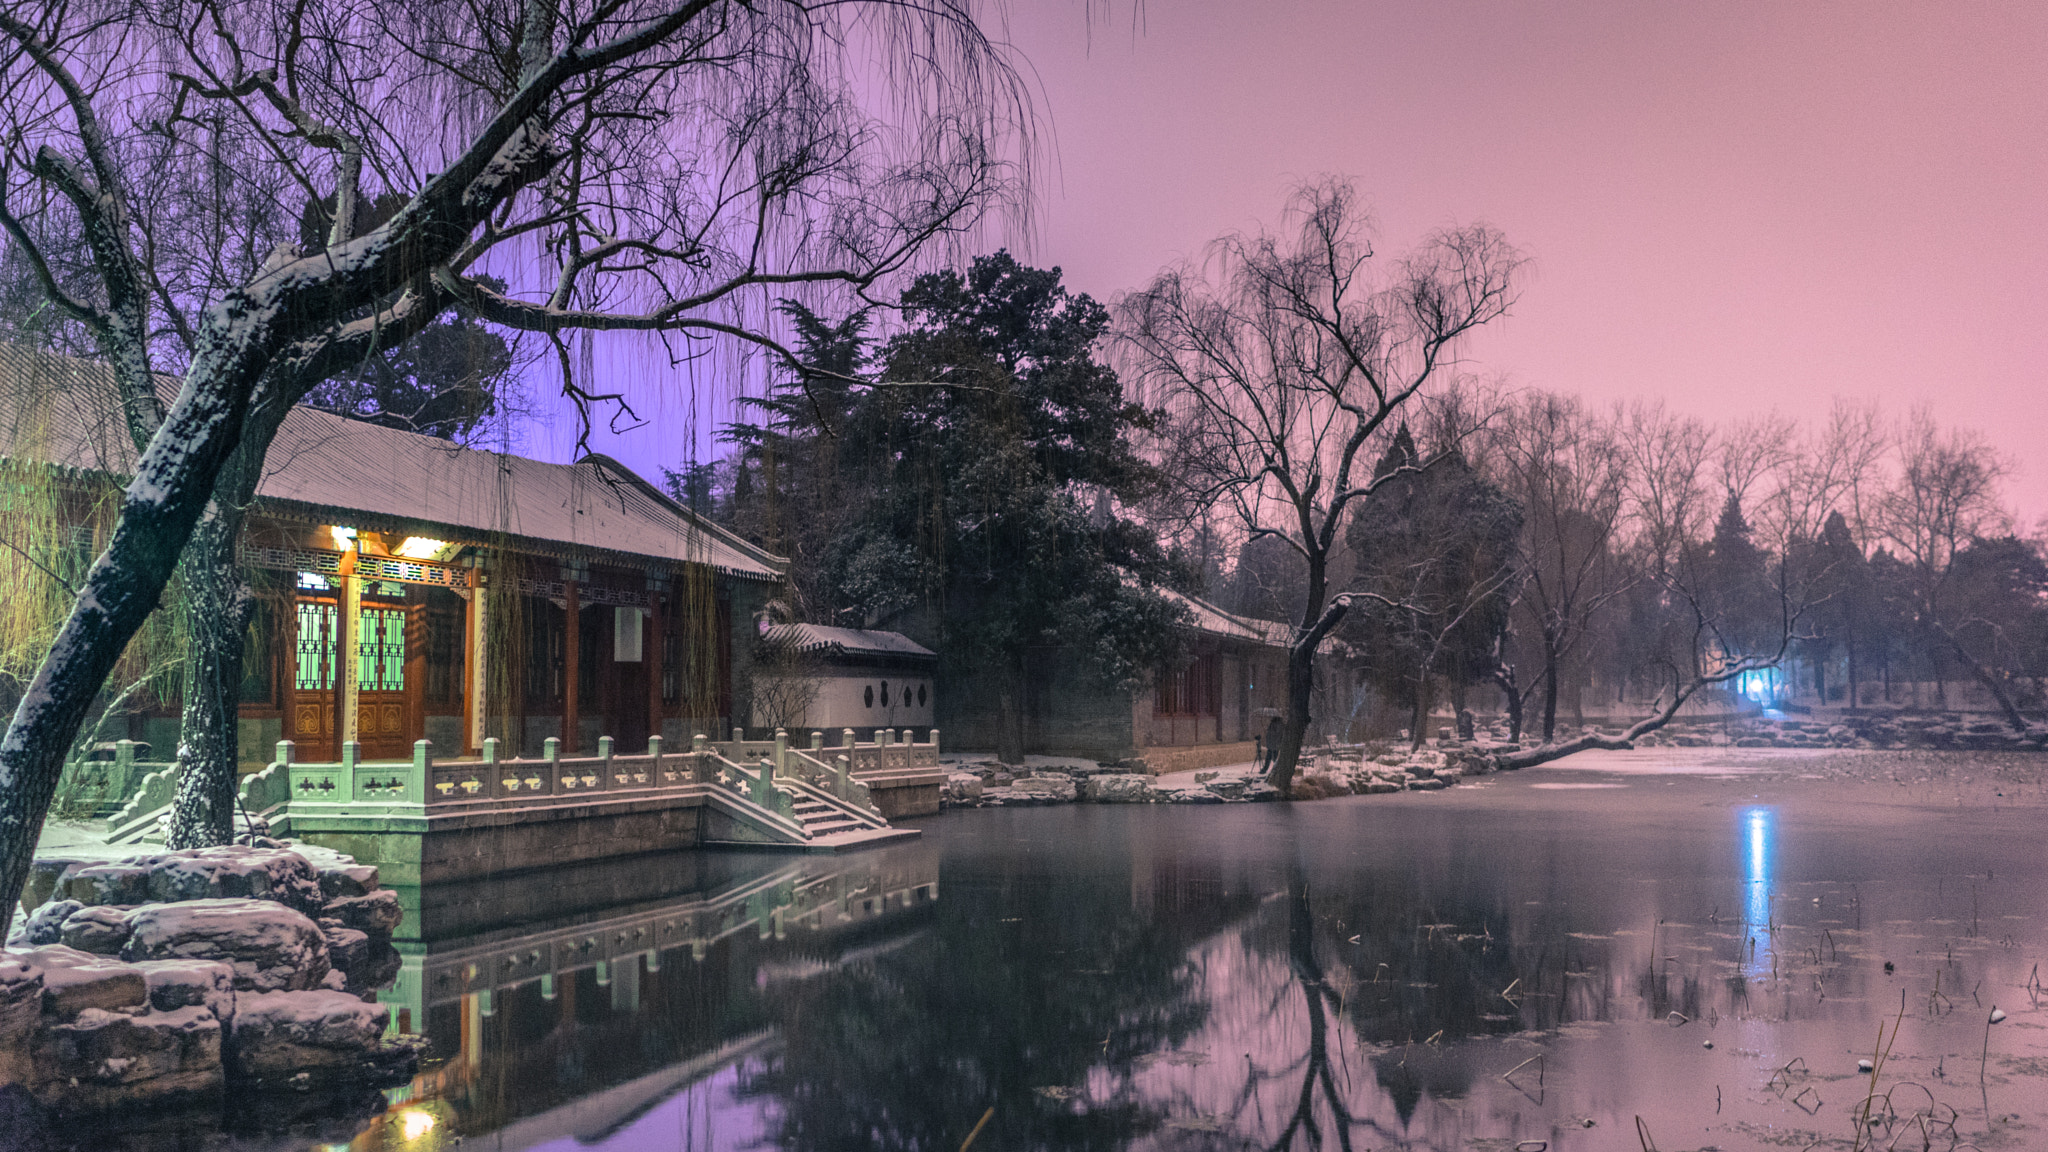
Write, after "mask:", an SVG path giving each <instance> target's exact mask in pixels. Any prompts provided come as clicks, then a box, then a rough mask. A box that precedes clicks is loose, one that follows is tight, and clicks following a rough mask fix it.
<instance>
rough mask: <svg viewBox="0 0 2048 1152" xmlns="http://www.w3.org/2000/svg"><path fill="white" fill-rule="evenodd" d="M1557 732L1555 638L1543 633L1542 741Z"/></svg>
mask: <svg viewBox="0 0 2048 1152" xmlns="http://www.w3.org/2000/svg"><path fill="white" fill-rule="evenodd" d="M1556 734H1557V640H1556V638H1555V637H1553V636H1552V635H1550V634H1549V633H1548V632H1545V633H1544V635H1543V742H1544V743H1545V744H1548V743H1550V741H1551V739H1552V737H1554V736H1555V735H1556Z"/></svg>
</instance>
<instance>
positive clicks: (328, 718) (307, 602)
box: [285, 593, 341, 761]
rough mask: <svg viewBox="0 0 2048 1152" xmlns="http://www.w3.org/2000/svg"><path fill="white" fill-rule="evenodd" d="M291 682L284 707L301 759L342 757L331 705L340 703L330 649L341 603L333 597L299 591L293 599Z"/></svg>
mask: <svg viewBox="0 0 2048 1152" xmlns="http://www.w3.org/2000/svg"><path fill="white" fill-rule="evenodd" d="M292 622H293V625H294V627H293V636H292V655H293V659H292V683H291V699H290V702H289V705H290V706H289V707H288V708H287V709H286V711H285V716H286V719H287V722H288V723H289V724H290V725H291V730H290V731H289V732H288V733H287V735H288V736H289V737H290V738H291V740H292V742H293V744H294V745H296V754H297V756H298V758H299V759H301V760H329V761H332V760H338V759H340V758H341V744H340V735H339V733H340V728H339V726H338V725H337V723H336V714H335V706H336V705H337V704H338V703H339V702H340V698H341V691H340V686H339V684H338V683H337V682H336V677H337V676H338V674H339V672H340V668H339V665H338V664H337V663H336V661H335V658H334V657H335V651H336V648H337V645H338V642H339V640H340V632H339V629H340V625H341V605H340V603H339V601H338V600H337V599H336V598H335V597H334V596H332V595H326V596H317V595H316V596H308V595H305V594H303V593H302V594H300V595H299V596H298V597H297V599H296V601H295V603H294V612H293V621H292Z"/></svg>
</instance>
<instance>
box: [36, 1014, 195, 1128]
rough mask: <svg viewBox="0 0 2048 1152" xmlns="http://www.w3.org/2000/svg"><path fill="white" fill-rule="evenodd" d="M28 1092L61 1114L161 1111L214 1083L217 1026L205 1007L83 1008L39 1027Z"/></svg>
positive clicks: (193, 1095)
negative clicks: (141, 1011) (172, 1009)
mask: <svg viewBox="0 0 2048 1152" xmlns="http://www.w3.org/2000/svg"><path fill="white" fill-rule="evenodd" d="M33 1058H34V1062H35V1067H36V1079H37V1081H38V1082H39V1083H38V1084H37V1086H36V1089H35V1094H36V1096H37V1098H38V1099H40V1100H41V1101H42V1102H43V1103H44V1104H45V1105H48V1106H53V1107H56V1108H58V1109H61V1110H62V1111H65V1112H96V1111H104V1110H108V1109H113V1108H120V1107H133V1106H136V1105H139V1104H151V1105H162V1104H166V1103H171V1102H174V1101H182V1100H189V1099H192V1098H196V1097H203V1096H208V1095H211V1094H214V1093H217V1092H219V1091H220V1088H221V1084H222V1071H223V1070H222V1066H221V1026H220V1021H219V1020H216V1019H214V1016H213V1013H211V1012H209V1011H207V1010H206V1009H205V1008H197V1007H194V1008H180V1009H178V1010H177V1011H175V1012H150V1013H145V1014H141V1015H134V1014H130V1013H126V1012H111V1011H108V1010H106V1009H103V1008H88V1009H86V1010H84V1011H82V1012H80V1013H79V1014H78V1015H77V1017H76V1018H74V1019H72V1020H70V1021H67V1022H65V1023H61V1024H53V1025H50V1026H48V1027H46V1028H44V1029H43V1031H42V1033H41V1034H40V1035H39V1036H37V1037H36V1041H35V1045H34V1057H33Z"/></svg>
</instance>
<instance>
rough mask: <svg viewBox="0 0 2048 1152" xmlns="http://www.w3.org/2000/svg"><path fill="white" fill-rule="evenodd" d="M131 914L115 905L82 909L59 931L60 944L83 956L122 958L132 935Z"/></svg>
mask: <svg viewBox="0 0 2048 1152" xmlns="http://www.w3.org/2000/svg"><path fill="white" fill-rule="evenodd" d="M128 913H129V910H128V909H126V908H117V907H115V906H113V905H111V904H98V905H92V906H89V907H85V908H80V909H79V910H78V911H76V912H73V913H72V914H71V915H69V916H66V917H65V918H64V923H63V924H62V925H60V926H59V927H58V929H57V942H58V943H60V944H62V945H64V946H65V947H67V948H76V949H78V950H79V951H80V952H94V953H97V954H99V955H101V956H118V955H120V954H121V946H122V945H124V944H126V943H128V933H129V932H130V931H131V928H130V925H129V923H128Z"/></svg>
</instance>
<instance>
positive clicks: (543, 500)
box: [0, 343, 788, 580]
mask: <svg viewBox="0 0 2048 1152" xmlns="http://www.w3.org/2000/svg"><path fill="white" fill-rule="evenodd" d="M0 454H4V455H7V456H16V455H22V456H27V457H29V458H32V459H36V460H41V461H45V462H48V463H53V464H58V465H61V466H65V467H70V468H75V469H80V470H83V471H91V472H102V473H108V474H111V475H116V476H126V475H128V474H130V473H131V472H132V471H133V469H134V461H135V450H134V446H133V444H132V443H131V442H130V440H129V437H128V434H127V431H126V427H125V425H124V423H123V421H122V417H121V411H120V406H119V405H118V404H117V403H116V402H115V401H114V397H113V385H112V379H111V376H110V375H109V373H108V371H107V369H106V368H105V367H104V366H102V365H100V364H97V363H94V362H92V361H85V360H77V359H72V358H68V357H61V356H52V355H48V354H45V353H41V352H38V351H35V350H33V349H28V348H23V347H21V346H18V345H11V344H5V343H0ZM257 496H258V497H259V499H261V500H262V501H263V502H264V504H265V505H266V506H265V507H263V508H262V511H264V512H265V513H267V514H272V515H285V516H291V515H292V514H294V513H296V514H298V515H299V516H300V517H302V518H314V519H319V520H322V521H328V520H335V519H339V520H342V521H344V522H346V523H347V524H348V526H350V527H356V528H365V529H371V530H379V529H381V528H382V527H383V526H384V525H386V524H389V525H392V526H393V527H394V528H399V527H402V528H404V529H406V530H414V529H417V530H421V531H423V532H427V533H431V531H432V530H433V529H435V528H440V529H443V530H444V531H445V532H446V534H447V535H448V536H449V537H451V538H453V539H458V540H459V539H462V538H464V537H472V538H473V537H476V536H478V535H486V536H498V535H501V534H502V535H503V536H505V537H509V538H510V543H512V544H513V545H514V546H515V547H519V548H521V549H522V550H528V551H537V552H542V553H553V554H563V553H570V552H573V553H576V554H579V555H581V554H585V553H588V552H592V551H596V552H613V553H619V554H621V555H624V556H630V557H634V558H636V559H641V560H647V559H652V560H656V561H670V562H686V561H687V562H694V563H699V564H706V565H709V566H710V567H712V568H713V569H716V570H718V571H721V572H725V573H728V574H730V575H735V576H742V577H750V578H753V579H759V580H774V579H779V578H780V577H781V574H782V573H783V572H784V571H785V570H786V569H787V567H788V561H787V560H785V559H783V558H782V557H779V556H775V555H773V554H771V553H769V552H767V551H766V550H764V549H761V548H758V547H756V546H754V545H752V544H749V543H748V542H746V541H745V540H743V539H741V538H740V537H738V536H736V535H734V534H733V533H731V532H728V531H726V530H725V529H723V528H720V527H718V526H717V525H715V524H712V523H710V522H708V521H706V520H703V519H701V518H699V517H697V516H696V515H694V514H693V513H691V512H690V511H689V509H687V508H684V507H683V506H682V505H680V504H677V503H676V502H675V501H673V500H671V499H669V498H668V497H667V496H666V495H664V494H663V493H662V492H661V491H660V490H658V489H656V488H655V487H654V486H653V485H651V484H649V483H648V482H647V481H645V480H643V479H641V478H640V477H639V476H637V475H635V474H634V473H633V472H632V471H630V470H629V469H627V468H626V467H625V466H623V465H621V464H619V463H617V462H616V461H613V460H611V459H608V458H606V457H603V456H589V457H585V458H584V459H583V460H582V461H580V462H578V463H576V464H550V463H547V462H545V461H541V460H532V459H528V458H526V457H524V456H514V455H510V454H507V453H498V452H485V451H478V450H476V449H472V448H464V447H461V446H459V445H455V444H451V443H449V442H448V441H445V440H437V439H435V438H433V437H431V436H422V435H420V434H418V433H414V432H406V431H401V430H399V429H396V428H386V427H383V426H381V425H376V424H368V423H365V422H363V421H361V420H350V419H347V418H346V417H342V416H337V415H335V414H333V413H331V412H321V411H317V410H314V409H311V408H304V407H301V408H294V409H293V410H292V412H291V414H290V415H288V416H286V417H285V420H284V424H283V426H282V427H280V428H279V429H278V433H277V438H276V440H275V441H273V442H272V445H271V448H270V453H269V455H268V456H267V457H266V458H265V461H264V471H263V480H262V482H261V483H260V485H259V486H258V488H257Z"/></svg>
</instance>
